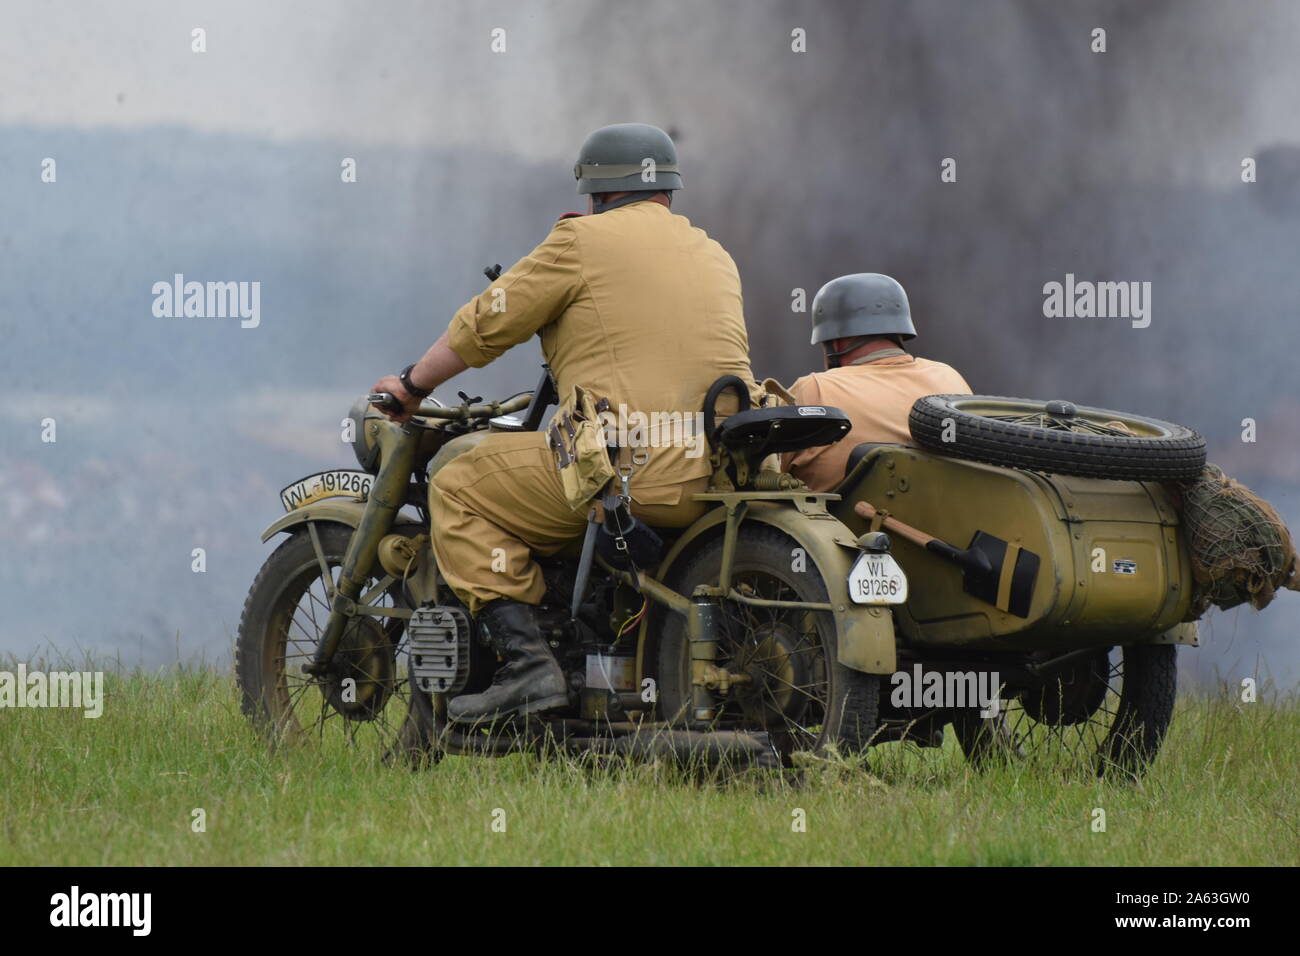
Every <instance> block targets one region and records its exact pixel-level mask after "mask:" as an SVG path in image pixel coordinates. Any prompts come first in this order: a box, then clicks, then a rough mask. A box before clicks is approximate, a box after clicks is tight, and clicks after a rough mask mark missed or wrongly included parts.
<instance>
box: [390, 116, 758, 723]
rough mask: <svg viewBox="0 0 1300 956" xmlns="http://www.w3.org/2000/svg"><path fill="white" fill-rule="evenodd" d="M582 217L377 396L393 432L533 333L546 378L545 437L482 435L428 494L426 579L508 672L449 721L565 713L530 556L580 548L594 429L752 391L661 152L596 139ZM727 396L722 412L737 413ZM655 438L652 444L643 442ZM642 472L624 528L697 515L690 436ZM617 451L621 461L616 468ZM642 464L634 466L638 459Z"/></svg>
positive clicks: (733, 304)
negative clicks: (601, 418) (435, 396)
mask: <svg viewBox="0 0 1300 956" xmlns="http://www.w3.org/2000/svg"><path fill="white" fill-rule="evenodd" d="M574 173H575V176H576V178H577V180H578V191H579V193H580V194H584V195H587V196H588V197H589V200H588V215H586V216H566V217H564V218H562V219H560V221H559V222H557V223H556V224H555V225H554V226H553V227H552V229H551V233H550V235H549V236H548V237H547V238H546V240H545V241H544V242H542V244H541V245H539V246H538V247H537V248H536V249H534V250H533V251H532V252H531V253H529V254H528V255H527V256H525V257H524V258H523V259H521V260H520V261H519V262H517V263H515V265H514V266H512V267H511V268H510V269H509V270H507V271H506V272H505V273H504V274H502V275H501V276H500V277H499V278H497V279H496V280H495V281H493V282H492V284H491V285H490V286H489V287H488V288H487V289H485V290H484V291H483V293H482V294H481V295H479V296H476V297H475V298H474V299H471V300H470V301H469V302H467V303H466V304H465V305H464V306H462V307H461V308H460V309H459V310H458V311H457V312H456V314H455V315H454V316H453V318H452V320H451V324H450V326H449V327H448V329H447V331H446V333H445V334H444V335H443V336H442V337H441V338H440V339H439V340H438V341H437V342H436V343H435V344H434V345H433V346H432V347H431V348H430V349H429V350H428V352H427V353H425V355H424V357H423V358H421V359H420V360H419V361H418V362H416V363H414V364H413V365H411V366H408V367H407V368H406V369H405V370H404V371H403V372H402V373H401V375H400V376H388V377H386V378H383V379H381V380H380V381H379V382H378V383H376V384H375V385H374V387H373V389H372V391H377V392H389V393H391V394H393V395H395V396H396V397H397V398H398V399H399V400H400V401H401V402H402V405H403V412H402V413H400V414H397V415H393V416H390V417H394V418H396V419H397V420H399V421H401V420H405V419H406V418H409V417H410V415H411V414H412V413H413V412H415V411H416V409H417V408H418V407H419V402H420V399H421V398H422V397H424V396H427V395H428V394H429V393H430V392H432V390H433V389H434V388H436V387H438V386H439V385H442V384H443V383H444V382H446V381H447V380H449V379H450V378H452V377H453V376H454V375H456V374H458V373H460V372H461V371H463V370H464V369H466V368H467V367H474V368H481V367H482V366H485V365H487V364H488V363H489V362H491V361H493V360H494V359H496V358H497V357H499V356H500V355H501V354H503V353H504V352H505V351H507V350H508V349H510V348H511V347H513V346H515V345H518V344H519V343H521V342H524V341H526V340H527V339H528V338H529V337H531V336H532V335H533V334H537V335H539V336H540V337H541V346H542V352H543V353H544V355H545V356H546V360H547V362H548V364H549V365H550V367H551V370H552V372H553V373H554V376H555V380H556V385H557V388H558V391H559V396H560V407H559V409H558V411H557V412H556V415H555V418H554V419H553V420H552V421H553V423H554V425H553V427H552V429H551V430H550V431H549V437H548V433H547V432H519V433H502V434H493V435H490V436H488V437H487V438H486V439H485V440H484V441H483V442H482V443H481V444H479V445H478V446H476V447H475V448H473V449H471V450H469V451H467V452H465V453H464V454H462V455H461V456H460V457H458V458H456V459H454V460H453V461H451V462H450V463H448V464H447V465H446V466H445V467H443V468H442V469H441V470H439V471H438V472H437V474H436V476H435V477H434V479H433V480H432V482H431V487H430V502H429V505H430V515H431V519H432V521H431V524H432V528H433V530H434V533H433V548H434V552H435V555H436V557H437V560H438V567H439V569H440V570H441V572H442V574H443V576H444V577H445V579H446V581H447V583H448V584H449V585H450V587H451V588H452V590H453V591H454V592H455V593H456V594H457V596H459V597H460V598H461V600H463V601H464V602H465V604H466V605H467V607H468V608H469V610H470V613H471V614H472V615H474V617H475V619H476V620H477V621H478V622H479V623H480V624H481V625H482V626H483V627H484V628H485V629H486V632H487V634H488V635H489V636H490V639H491V641H492V643H493V646H494V647H495V648H496V650H497V652H498V654H500V655H501V657H502V658H503V659H504V661H505V663H504V664H503V665H502V666H501V667H500V668H499V669H498V671H497V674H496V679H495V682H494V683H493V685H492V686H491V687H490V688H489V689H488V690H486V691H484V692H483V693H481V694H472V695H462V696H459V697H456V698H455V699H453V700H452V701H451V702H450V704H449V706H448V717H449V718H450V719H451V720H453V721H458V722H474V721H480V720H482V721H490V720H495V719H497V718H501V717H504V716H507V715H509V714H527V713H535V712H540V711H545V710H551V709H554V708H557V707H561V706H564V705H565V704H566V703H567V702H568V696H567V691H568V688H567V684H566V682H565V679H564V675H563V672H562V671H561V668H560V666H559V664H558V663H557V662H556V660H555V657H554V655H553V654H552V652H551V650H550V648H549V647H548V645H547V642H546V641H545V640H544V639H543V638H542V635H541V633H540V630H539V627H538V620H537V616H536V605H537V604H539V603H540V602H541V600H542V597H543V594H544V592H545V583H544V581H543V578H542V572H541V569H540V567H539V566H538V564H537V562H536V561H535V560H534V557H533V556H534V553H539V554H551V553H554V552H556V551H558V550H559V549H560V548H561V547H562V546H563V545H564V544H566V543H568V542H570V541H572V540H573V539H575V538H577V537H580V536H581V534H582V532H583V529H584V527H585V525H586V521H587V515H588V511H589V504H590V501H591V500H592V499H593V498H594V497H595V496H596V494H597V493H598V492H599V491H600V490H601V486H603V485H604V483H605V480H606V479H607V477H608V471H609V469H610V461H609V457H608V452H607V449H606V446H605V442H604V439H603V438H602V439H600V440H599V441H597V440H596V439H595V437H594V436H595V434H596V429H595V425H594V423H593V419H594V418H595V417H596V415H598V414H606V413H612V412H613V411H614V410H620V409H622V408H626V409H630V410H632V411H633V412H639V413H641V414H644V415H645V416H647V418H651V417H652V416H653V415H655V414H656V413H662V414H664V415H668V416H671V415H672V414H673V413H676V419H675V421H676V422H677V423H678V424H677V426H676V427H677V428H678V429H680V427H681V426H680V422H681V421H682V420H683V419H684V418H689V420H690V421H692V422H693V421H696V420H697V418H696V414H695V413H697V412H698V411H699V410H700V409H701V407H702V405H703V403H704V398H705V393H706V391H707V390H708V388H709V386H710V385H711V384H713V382H714V381H716V380H717V379H718V378H720V377H721V376H724V375H735V376H738V377H740V378H741V379H742V380H743V381H744V382H745V383H747V384H748V385H749V387H750V389H751V396H750V398H751V401H753V403H754V404H759V403H760V401H761V399H762V395H763V392H762V389H761V388H760V387H759V386H758V385H756V384H754V383H753V374H752V372H751V371H750V364H749V340H748V335H747V332H746V329H745V320H744V312H743V308H742V299H741V288H740V277H739V275H738V273H737V271H736V266H735V263H734V262H733V261H732V259H731V256H730V255H728V254H727V252H726V250H725V249H723V248H722V246H720V245H719V244H718V243H717V242H716V241H715V240H713V239H710V238H709V237H708V236H707V235H706V234H705V233H704V231H703V230H701V229H699V228H697V227H695V226H692V225H691V223H690V221H689V220H687V219H686V218H685V217H684V216H680V215H677V214H675V213H673V211H672V209H671V206H672V197H673V193H674V191H675V190H678V189H680V188H681V186H682V181H681V175H680V173H679V172H678V167H677V152H676V147H675V146H674V144H673V141H672V140H671V139H670V138H669V136H668V135H667V134H666V133H664V132H663V131H662V130H660V129H657V128H656V127H653V126H646V125H642V124H637V123H630V124H621V125H616V126H607V127H604V128H602V129H599V130H596V131H595V132H594V133H592V134H591V135H590V136H589V137H587V140H586V142H585V143H584V144H583V146H582V150H581V153H580V155H579V158H578V162H577V164H576V166H575V169H574ZM734 401H735V399H734V397H733V396H726V397H724V399H723V400H721V401H720V402H719V406H720V407H719V412H720V413H724V414H725V413H727V412H728V411H734V410H735V405H734V404H732V405H731V407H730V408H728V407H727V404H728V402H734ZM651 431H653V429H651ZM644 437H645V439H646V442H645V444H646V446H647V447H645V448H644V449H637V451H638V452H641V451H644V452H645V453H646V454H647V455H648V459H646V460H644V462H643V463H639V464H637V465H636V470H635V473H634V475H633V476H632V479H631V483H630V496H631V499H632V513H633V515H636V516H638V517H640V518H642V519H644V520H645V521H646V522H647V523H648V524H651V525H659V526H665V527H681V526H685V525H688V524H690V523H691V522H692V521H694V520H695V519H696V518H698V517H699V515H700V514H701V513H702V512H703V510H704V508H705V506H704V505H702V504H700V503H698V502H695V501H694V500H693V498H692V496H693V495H694V494H696V493H698V492H702V491H704V490H705V488H706V487H707V485H708V482H709V477H710V473H711V466H710V463H709V456H708V454H707V453H701V449H702V448H704V447H706V446H704V445H702V444H701V443H702V442H703V441H704V436H702V435H694V436H690V437H691V438H692V440H691V441H690V442H687V443H683V442H682V441H680V433H679V436H678V440H676V441H674V440H670V439H669V438H668V436H660V435H656V434H653V433H652V434H648V435H645V436H644ZM631 451H632V449H630V448H624V449H622V450H621V451H620V456H621V459H620V464H625V465H626V464H629V463H631V461H632V456H631V455H630V454H629V453H630V452H631ZM636 458H637V460H638V461H640V459H641V455H640V454H638V455H637V456H636Z"/></svg>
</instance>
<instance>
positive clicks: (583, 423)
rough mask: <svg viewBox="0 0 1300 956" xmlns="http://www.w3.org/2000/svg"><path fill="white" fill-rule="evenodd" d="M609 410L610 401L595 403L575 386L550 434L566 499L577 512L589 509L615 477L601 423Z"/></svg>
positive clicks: (592, 398)
mask: <svg viewBox="0 0 1300 956" xmlns="http://www.w3.org/2000/svg"><path fill="white" fill-rule="evenodd" d="M608 409H609V402H608V400H606V399H604V398H601V399H596V398H595V397H594V396H593V395H592V394H591V393H590V392H588V391H587V390H586V389H585V388H583V387H582V386H581V385H575V386H574V388H573V394H572V395H571V396H570V398H569V401H567V402H565V403H564V405H563V406H561V408H560V410H559V411H557V412H556V413H555V417H554V418H553V419H552V420H551V427H550V428H549V429H548V430H547V437H548V440H549V445H550V449H551V454H553V455H554V456H555V464H556V467H557V468H558V469H559V472H560V482H561V484H562V485H563V487H564V497H565V500H566V501H568V503H569V507H570V508H572V509H573V510H574V511H577V510H579V509H580V508H584V507H586V505H587V504H588V503H590V502H591V500H592V499H593V498H595V497H596V496H597V495H598V494H600V493H601V491H602V490H604V488H605V486H606V485H608V484H609V482H610V480H611V479H612V478H613V477H614V465H613V462H611V461H610V454H609V452H610V449H609V447H608V446H607V445H606V444H605V428H604V425H603V424H602V422H601V420H600V413H601V412H604V411H608Z"/></svg>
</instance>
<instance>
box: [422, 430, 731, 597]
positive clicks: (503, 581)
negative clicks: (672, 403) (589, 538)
mask: <svg viewBox="0 0 1300 956" xmlns="http://www.w3.org/2000/svg"><path fill="white" fill-rule="evenodd" d="M708 483H709V479H708V476H705V477H703V478H695V479H691V480H690V481H685V482H682V483H681V485H680V488H681V498H680V499H679V502H678V503H677V504H673V505H662V504H661V505H638V504H636V502H635V501H634V502H633V505H632V512H633V514H635V515H636V516H637V517H639V518H641V519H642V520H643V521H645V522H646V523H647V524H649V525H651V526H653V527H663V528H680V527H685V526H686V525H689V524H691V523H692V522H694V521H695V520H696V519H697V518H699V517H700V515H702V514H703V513H704V512H705V511H706V510H707V507H708V506H707V505H706V504H705V503H703V502H697V501H693V500H691V496H692V495H694V494H697V493H700V492H703V491H704V490H705V489H706V487H707V486H708ZM631 492H632V497H633V498H634V499H635V497H636V492H637V488H636V477H635V476H633V478H632V485H631ZM429 515H430V519H431V524H432V528H433V550H434V554H435V555H436V556H437V559H438V568H439V570H441V571H442V575H443V577H444V578H445V579H446V581H447V584H448V585H449V586H450V587H451V589H452V590H453V591H455V592H456V595H457V596H458V597H459V598H460V599H461V600H462V601H464V602H465V604H466V606H467V607H468V608H469V610H470V613H471V614H477V613H478V611H479V609H480V608H482V607H483V605H484V604H487V603H488V602H489V601H495V600H497V599H498V598H510V599H512V600H515V601H523V602H524V603H526V604H539V603H541V600H542V596H543V594H544V593H545V591H546V585H545V582H544V581H543V580H542V571H541V568H540V567H539V566H538V564H537V562H536V561H535V560H533V555H534V554H542V555H549V554H554V553H555V552H557V551H559V550H560V549H561V548H562V547H564V546H565V545H566V544H568V543H570V542H572V541H574V540H575V539H577V538H581V537H582V535H583V532H584V531H585V530H586V526H587V509H585V508H584V509H582V510H579V511H574V510H572V509H571V508H570V507H569V503H568V502H567V501H566V500H565V498H564V490H563V487H562V485H561V483H560V476H559V473H558V471H557V469H556V466H555V459H554V458H553V457H552V455H551V452H550V449H549V448H547V445H546V436H545V435H544V434H543V433H542V432H515V433H501V434H495V435H489V436H488V437H487V438H485V439H484V440H483V441H482V442H480V443H479V444H478V445H476V446H475V447H474V448H472V449H470V450H469V451H467V452H465V453H464V454H462V455H459V456H458V457H456V458H454V459H452V460H451V461H450V462H448V463H447V464H446V465H444V466H443V467H442V468H441V469H440V470H439V471H438V472H437V474H435V475H434V477H433V480H432V481H431V482H430V486H429Z"/></svg>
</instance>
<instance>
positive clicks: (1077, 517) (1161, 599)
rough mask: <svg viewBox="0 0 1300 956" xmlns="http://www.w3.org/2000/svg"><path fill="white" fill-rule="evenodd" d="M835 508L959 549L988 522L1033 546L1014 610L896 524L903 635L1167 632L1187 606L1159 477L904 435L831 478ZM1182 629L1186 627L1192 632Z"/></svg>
mask: <svg viewBox="0 0 1300 956" xmlns="http://www.w3.org/2000/svg"><path fill="white" fill-rule="evenodd" d="M838 491H839V492H840V494H841V495H842V497H841V499H840V500H839V501H837V502H835V503H833V504H832V505H831V509H830V510H831V512H832V513H833V514H834V515H836V517H838V518H840V519H841V520H842V521H843V522H844V523H845V524H846V525H847V526H848V527H849V528H850V529H851V530H852V531H853V532H854V533H861V532H863V531H865V530H867V527H868V522H867V521H866V519H864V518H861V517H860V516H858V515H857V514H856V513H855V512H854V511H853V505H854V504H855V503H856V502H858V501H867V502H870V503H871V504H872V505H873V506H874V507H875V508H877V509H881V510H884V511H888V512H889V513H890V514H891V515H892V516H894V517H895V518H898V519H899V520H900V521H903V522H905V523H907V524H909V525H911V526H913V527H915V528H917V529H919V530H921V531H923V532H925V533H926V534H929V535H933V536H934V537H936V538H939V539H940V540H942V541H945V542H947V543H948V544H950V545H952V546H954V547H956V548H962V549H964V548H966V547H968V546H970V545H971V543H972V539H973V538H974V536H975V533H976V532H978V531H982V532H984V533H985V534H986V535H993V536H996V537H997V538H999V539H1001V540H1003V541H1005V542H1008V543H1010V544H1015V545H1019V546H1020V547H1021V548H1023V549H1025V550H1027V551H1030V552H1032V553H1033V554H1035V555H1037V556H1038V558H1039V564H1038V570H1037V576H1036V578H1035V580H1034V582H1033V588H1032V597H1031V599H1030V601H1029V605H1028V610H1027V613H1025V614H1024V616H1020V615H1016V614H1012V613H1010V612H1009V611H1004V610H999V609H998V607H996V606H994V605H993V604H990V603H988V602H987V601H984V600H981V599H980V598H978V597H976V596H974V595H972V594H971V593H969V591H968V589H967V582H966V580H965V579H964V577H963V571H962V570H961V569H960V568H958V567H957V566H956V565H954V564H953V563H952V562H950V561H948V560H946V559H944V558H942V557H940V556H939V555H936V554H934V553H933V552H931V551H927V550H925V549H924V548H921V547H919V546H918V545H915V544H913V543H911V542H908V541H906V540H903V539H902V538H901V537H900V536H898V535H894V536H892V540H893V550H894V554H895V557H896V558H897V559H898V561H899V563H900V564H901V565H902V566H903V568H904V570H905V571H906V572H907V575H908V580H909V582H910V586H909V599H908V602H907V604H906V605H903V606H902V607H900V608H898V609H897V612H896V614H897V618H898V624H899V629H900V631H902V633H903V636H904V637H905V638H906V639H908V640H910V641H912V642H915V643H916V644H918V645H921V646H947V647H953V648H969V649H987V650H1039V649H1057V648H1059V649H1068V648H1073V647H1084V646H1089V645H1093V644H1096V645H1103V644H1115V643H1134V642H1140V641H1155V640H1162V641H1168V640H1171V639H1174V638H1170V636H1169V633H1174V634H1176V635H1177V634H1183V633H1186V632H1187V630H1188V629H1182V630H1175V628H1176V625H1178V624H1179V623H1180V622H1181V621H1182V620H1183V618H1184V617H1185V616H1186V614H1187V609H1188V604H1189V601H1190V590H1191V589H1190V569H1189V566H1188V561H1187V555H1186V550H1185V548H1184V547H1183V544H1182V542H1181V539H1180V536H1179V534H1178V516H1177V512H1176V510H1175V509H1174V507H1173V504H1172V502H1171V501H1170V498H1169V496H1168V494H1167V493H1166V491H1165V490H1164V488H1163V487H1161V486H1160V485H1159V484H1156V483H1151V482H1136V481H1109V480H1100V479H1094V478H1077V477H1073V476H1066V475H1056V474H1045V473H1040V472H1029V471H1021V470H1018V469H1011V468H1000V467H996V466H993V465H985V464H980V463H977V462H970V461H963V460H960V459H957V458H949V457H946V456H943V455H937V454H933V453H931V452H928V451H923V450H921V449H919V448H914V447H912V446H909V445H880V446H877V447H876V448H874V449H873V450H872V451H870V452H869V453H868V454H867V455H866V456H865V457H864V458H863V459H862V460H861V461H860V462H859V463H858V464H857V466H856V467H855V468H854V469H853V471H852V472H851V473H850V475H849V476H848V477H847V478H846V480H845V483H844V484H843V485H842V486H841V487H840V488H839V489H838ZM1188 642H1190V640H1189V641H1188Z"/></svg>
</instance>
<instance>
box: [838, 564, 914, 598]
mask: <svg viewBox="0 0 1300 956" xmlns="http://www.w3.org/2000/svg"><path fill="white" fill-rule="evenodd" d="M849 597H851V598H852V599H853V601H854V602H855V603H857V604H902V603H903V602H904V601H906V600H907V575H906V574H904V573H903V569H902V568H900V567H899V566H898V562H897V561H895V560H894V557H893V555H890V554H862V555H860V556H859V557H858V560H857V562H856V563H855V564H854V565H853V570H852V571H850V572H849Z"/></svg>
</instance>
